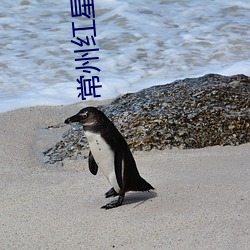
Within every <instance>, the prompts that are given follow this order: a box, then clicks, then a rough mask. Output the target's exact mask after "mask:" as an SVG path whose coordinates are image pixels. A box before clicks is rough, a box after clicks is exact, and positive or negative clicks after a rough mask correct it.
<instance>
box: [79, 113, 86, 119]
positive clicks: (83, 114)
mask: <svg viewBox="0 0 250 250" xmlns="http://www.w3.org/2000/svg"><path fill="white" fill-rule="evenodd" d="M79 115H80V116H81V117H82V118H83V119H86V118H87V117H88V112H85V113H81V114H79Z"/></svg>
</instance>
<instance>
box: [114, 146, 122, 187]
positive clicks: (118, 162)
mask: <svg viewBox="0 0 250 250" xmlns="http://www.w3.org/2000/svg"><path fill="white" fill-rule="evenodd" d="M115 176H116V180H117V183H118V185H119V187H120V189H121V190H122V189H123V181H122V150H121V149H120V148H119V147H118V145H116V148H115Z"/></svg>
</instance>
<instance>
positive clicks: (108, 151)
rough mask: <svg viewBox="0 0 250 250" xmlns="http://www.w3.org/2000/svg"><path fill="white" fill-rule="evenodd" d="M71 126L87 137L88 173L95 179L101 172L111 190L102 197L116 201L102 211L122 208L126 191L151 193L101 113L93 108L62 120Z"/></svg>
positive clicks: (119, 136)
mask: <svg viewBox="0 0 250 250" xmlns="http://www.w3.org/2000/svg"><path fill="white" fill-rule="evenodd" d="M73 122H79V123H80V124H81V125H82V126H83V130H84V133H85V136H86V137H87V140H88V144H89V148H90V152H89V158H88V165H89V170H90V172H91V173H92V174H93V175H96V174H97V171H98V169H99V168H100V170H101V171H102V172H103V174H104V176H105V177H106V178H107V180H108V182H109V183H110V185H111V187H112V188H111V189H110V190H109V191H108V192H106V193H105V197H106V198H108V197H115V196H118V199H117V200H114V201H112V202H110V203H108V204H106V205H104V206H102V207H101V208H104V209H111V208H115V207H118V206H121V205H122V204H123V201H124V197H125V193H126V192H128V191H149V190H151V189H154V187H152V186H151V185H150V184H149V183H148V182H147V181H146V180H144V179H143V178H142V177H141V176H140V174H139V171H138V169H137V166H136V162H135V160H134V157H133V155H132V153H131V151H130V149H129V146H128V144H127V142H126V140H125V139H124V138H123V136H122V135H121V134H120V132H119V131H118V130H117V128H116V127H115V125H114V124H113V123H112V122H111V121H110V120H109V119H108V117H107V116H106V115H105V114H104V113H103V112H102V111H100V110H99V109H97V108H95V107H86V108H84V109H82V110H80V111H79V112H78V113H77V114H76V115H74V116H72V117H69V118H68V119H66V120H65V123H67V124H70V123H73Z"/></svg>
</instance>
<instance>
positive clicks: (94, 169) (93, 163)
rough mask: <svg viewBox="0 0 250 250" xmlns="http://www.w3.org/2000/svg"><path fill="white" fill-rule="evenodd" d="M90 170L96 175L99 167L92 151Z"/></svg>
mask: <svg viewBox="0 0 250 250" xmlns="http://www.w3.org/2000/svg"><path fill="white" fill-rule="evenodd" d="M89 170H90V172H91V173H92V174H93V175H96V174H97V171H98V165H97V164H96V162H95V159H94V157H93V155H92V153H91V151H89Z"/></svg>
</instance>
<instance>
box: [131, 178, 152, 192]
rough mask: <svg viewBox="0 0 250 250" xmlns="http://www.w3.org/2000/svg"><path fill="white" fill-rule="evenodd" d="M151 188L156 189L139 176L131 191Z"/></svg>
mask: <svg viewBox="0 0 250 250" xmlns="http://www.w3.org/2000/svg"><path fill="white" fill-rule="evenodd" d="M150 189H154V187H152V186H151V185H150V184H149V183H148V182H147V181H145V180H144V179H143V178H142V177H141V176H139V178H138V179H137V181H136V182H135V184H134V185H133V187H132V190H131V191H149V190H150Z"/></svg>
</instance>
